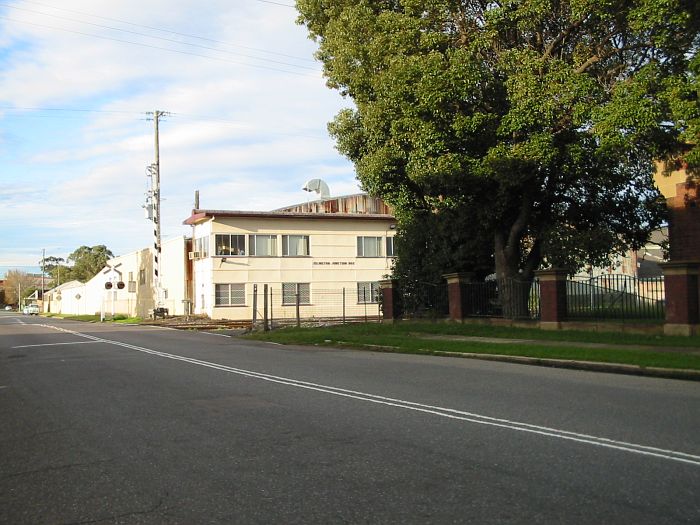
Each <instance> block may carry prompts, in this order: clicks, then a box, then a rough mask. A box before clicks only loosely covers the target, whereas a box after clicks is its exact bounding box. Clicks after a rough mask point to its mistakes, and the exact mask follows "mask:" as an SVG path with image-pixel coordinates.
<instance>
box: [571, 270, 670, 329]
mask: <svg viewBox="0 0 700 525" xmlns="http://www.w3.org/2000/svg"><path fill="white" fill-rule="evenodd" d="M566 295H567V318H569V319H658V320H661V319H663V318H664V316H665V288H664V280H663V277H653V278H649V279H638V278H636V277H633V276H630V275H621V274H609V275H599V276H595V277H589V278H586V277H583V278H575V279H570V280H568V281H567V283H566Z"/></svg>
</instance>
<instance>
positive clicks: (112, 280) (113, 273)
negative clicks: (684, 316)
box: [100, 263, 124, 322]
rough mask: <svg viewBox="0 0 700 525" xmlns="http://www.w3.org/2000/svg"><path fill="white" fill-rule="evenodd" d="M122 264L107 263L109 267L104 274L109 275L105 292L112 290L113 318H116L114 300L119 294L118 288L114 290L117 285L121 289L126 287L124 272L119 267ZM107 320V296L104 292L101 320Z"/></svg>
mask: <svg viewBox="0 0 700 525" xmlns="http://www.w3.org/2000/svg"><path fill="white" fill-rule="evenodd" d="M121 265H122V263H117V264H115V265H114V266H111V265H109V264H107V265H106V267H107V269H106V270H105V271H103V272H102V273H103V275H109V277H108V278H107V280H106V281H105V293H110V291H111V294H110V295H111V296H112V319H114V301H115V300H116V295H117V290H114V288H115V287H116V288H117V289H119V290H121V289H123V288H124V281H122V272H120V271H119V267H120V266H121ZM104 320H105V297H104V294H103V295H102V308H101V311H100V322H103V321H104Z"/></svg>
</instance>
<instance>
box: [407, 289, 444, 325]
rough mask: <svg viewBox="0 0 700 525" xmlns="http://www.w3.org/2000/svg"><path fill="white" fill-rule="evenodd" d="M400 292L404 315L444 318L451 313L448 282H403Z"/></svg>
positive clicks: (408, 316) (413, 317) (414, 317)
mask: <svg viewBox="0 0 700 525" xmlns="http://www.w3.org/2000/svg"><path fill="white" fill-rule="evenodd" d="M398 292H399V293H398V299H399V302H400V303H399V304H400V306H399V308H400V311H401V312H402V316H403V317H406V318H409V319H444V318H446V317H447V316H448V315H449V313H450V305H449V300H448V297H447V284H446V283H439V284H435V283H424V282H412V283H406V282H402V283H401V284H400V286H399V288H398Z"/></svg>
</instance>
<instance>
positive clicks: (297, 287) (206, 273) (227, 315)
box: [185, 195, 396, 320]
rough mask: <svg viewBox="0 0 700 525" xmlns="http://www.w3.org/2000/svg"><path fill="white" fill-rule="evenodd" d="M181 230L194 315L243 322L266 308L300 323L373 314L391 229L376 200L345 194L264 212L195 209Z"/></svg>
mask: <svg viewBox="0 0 700 525" xmlns="http://www.w3.org/2000/svg"><path fill="white" fill-rule="evenodd" d="M185 224H188V225H191V226H192V250H191V251H190V252H189V254H188V258H189V260H191V261H192V268H191V293H190V298H191V300H192V302H193V313H195V314H206V315H208V316H209V317H211V318H212V319H241V320H249V319H251V318H253V317H254V309H255V310H257V312H258V313H260V314H262V311H263V308H264V304H265V303H266V302H267V306H268V309H269V312H270V315H271V316H272V317H273V318H277V319H282V318H293V317H294V316H295V315H296V311H297V309H301V310H302V311H301V316H302V317H304V318H329V317H340V316H343V317H350V318H352V317H361V316H363V315H365V316H366V315H368V313H369V315H376V314H378V292H379V288H378V281H380V280H382V279H383V278H386V276H388V275H390V274H391V271H392V263H393V255H394V234H395V227H396V226H395V224H396V223H395V219H394V217H393V215H392V214H391V210H390V209H389V208H388V207H387V206H386V205H385V204H384V203H383V202H382V201H381V200H379V199H374V198H372V197H369V196H367V195H352V196H347V197H336V198H328V199H322V200H319V201H314V202H310V203H305V204H301V205H297V206H291V207H288V208H284V209H280V210H275V211H272V212H253V211H235V210H204V209H198V210H193V212H192V215H191V216H190V217H189V218H188V219H187V220H186V221H185ZM265 290H267V294H265V293H264V291H265ZM260 317H262V315H259V318H260Z"/></svg>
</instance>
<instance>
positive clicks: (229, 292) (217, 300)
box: [214, 283, 245, 306]
mask: <svg viewBox="0 0 700 525" xmlns="http://www.w3.org/2000/svg"><path fill="white" fill-rule="evenodd" d="M215 288H216V290H215V297H214V305H215V306H245V284H243V283H240V284H239V283H226V284H217V285H216V286H215Z"/></svg>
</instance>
